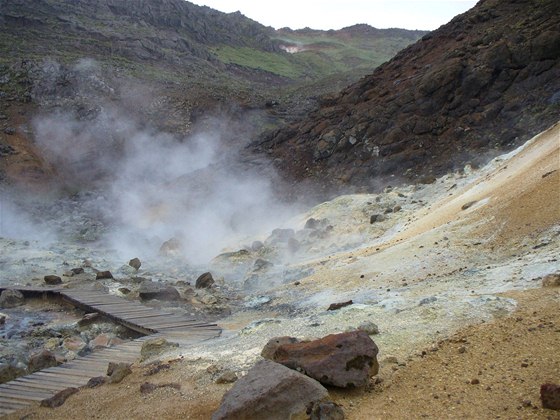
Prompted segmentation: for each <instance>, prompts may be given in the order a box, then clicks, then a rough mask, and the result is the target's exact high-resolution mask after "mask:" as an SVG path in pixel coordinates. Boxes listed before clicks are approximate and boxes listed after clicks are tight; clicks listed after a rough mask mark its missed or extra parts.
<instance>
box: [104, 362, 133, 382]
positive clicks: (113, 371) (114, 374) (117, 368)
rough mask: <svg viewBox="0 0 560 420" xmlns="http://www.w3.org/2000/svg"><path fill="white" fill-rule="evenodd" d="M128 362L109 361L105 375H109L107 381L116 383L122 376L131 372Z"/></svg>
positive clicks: (124, 376)
mask: <svg viewBox="0 0 560 420" xmlns="http://www.w3.org/2000/svg"><path fill="white" fill-rule="evenodd" d="M130 366H131V364H130V363H123V362H121V363H115V362H109V366H108V367H107V376H108V377H109V382H110V383H112V384H118V383H119V382H121V381H122V380H123V379H124V378H126V377H127V376H128V375H130V374H131V373H132V369H131V368H130Z"/></svg>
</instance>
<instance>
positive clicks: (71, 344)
mask: <svg viewBox="0 0 560 420" xmlns="http://www.w3.org/2000/svg"><path fill="white" fill-rule="evenodd" d="M62 346H63V347H64V348H65V349H66V350H69V351H74V352H76V353H79V352H80V351H82V350H83V349H85V348H86V347H87V343H86V342H85V341H84V340H82V339H81V337H79V336H74V337H66V338H65V339H64V341H63V342H62Z"/></svg>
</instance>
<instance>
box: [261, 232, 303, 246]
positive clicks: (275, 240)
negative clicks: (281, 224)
mask: <svg viewBox="0 0 560 420" xmlns="http://www.w3.org/2000/svg"><path fill="white" fill-rule="evenodd" d="M295 234H296V233H295V231H294V230H293V229H274V230H273V231H272V233H271V234H270V236H269V237H268V238H266V240H265V241H264V243H265V245H276V244H279V243H288V241H289V240H290V238H293V237H294V236H295Z"/></svg>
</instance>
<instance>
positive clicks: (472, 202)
mask: <svg viewBox="0 0 560 420" xmlns="http://www.w3.org/2000/svg"><path fill="white" fill-rule="evenodd" d="M476 203H477V202H476V201H469V202H468V203H465V204H463V205H462V206H461V210H467V209H469V208H471V207H472V206H474V205H475V204H476Z"/></svg>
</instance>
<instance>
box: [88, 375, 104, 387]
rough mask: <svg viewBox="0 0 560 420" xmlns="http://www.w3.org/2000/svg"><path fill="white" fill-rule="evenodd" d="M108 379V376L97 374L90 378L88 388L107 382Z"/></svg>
mask: <svg viewBox="0 0 560 420" xmlns="http://www.w3.org/2000/svg"><path fill="white" fill-rule="evenodd" d="M108 380H109V378H108V377H107V376H95V377H94V378H90V380H89V381H88V382H87V384H86V388H96V387H98V386H101V385H104V384H106V383H107V381H108Z"/></svg>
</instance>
